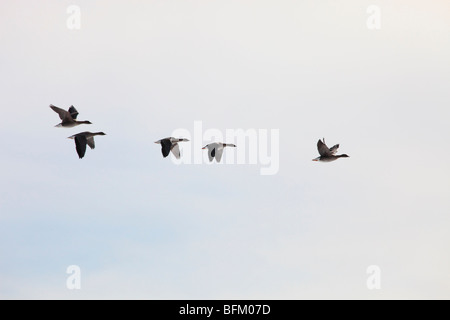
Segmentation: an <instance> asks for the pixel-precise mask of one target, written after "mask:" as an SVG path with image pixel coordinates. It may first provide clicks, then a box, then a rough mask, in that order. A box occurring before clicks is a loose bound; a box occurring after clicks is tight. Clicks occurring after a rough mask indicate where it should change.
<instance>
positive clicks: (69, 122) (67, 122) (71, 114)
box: [50, 104, 92, 128]
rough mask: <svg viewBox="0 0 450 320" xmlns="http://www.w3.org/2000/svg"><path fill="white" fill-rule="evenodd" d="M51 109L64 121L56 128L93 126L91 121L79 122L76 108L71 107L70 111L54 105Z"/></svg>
mask: <svg viewBox="0 0 450 320" xmlns="http://www.w3.org/2000/svg"><path fill="white" fill-rule="evenodd" d="M50 108H52V109H53V111H55V112H56V113H57V114H58V115H59V118H60V119H61V120H62V121H61V123H60V124H57V125H56V126H55V127H65V128H72V127H75V126H78V125H80V124H92V123H91V122H90V121H78V120H77V117H78V111H77V109H75V107H74V106H70V108H69V110H68V111H66V110H63V109H61V108H58V107H56V106H54V105H52V104H51V105H50Z"/></svg>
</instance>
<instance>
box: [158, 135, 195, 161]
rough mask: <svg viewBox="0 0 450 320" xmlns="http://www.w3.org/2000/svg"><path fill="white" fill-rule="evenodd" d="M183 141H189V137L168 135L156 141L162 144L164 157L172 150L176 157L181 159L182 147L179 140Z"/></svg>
mask: <svg viewBox="0 0 450 320" xmlns="http://www.w3.org/2000/svg"><path fill="white" fill-rule="evenodd" d="M183 141H189V140H188V139H184V138H180V139H178V138H173V137H168V138H164V139H161V140H158V141H155V143H158V144H160V145H161V152H162V155H163V157H164V158H165V157H167V156H168V155H169V153H170V152H171V151H172V153H173V155H174V156H175V158H177V159H180V157H181V154H180V147H179V145H178V142H183Z"/></svg>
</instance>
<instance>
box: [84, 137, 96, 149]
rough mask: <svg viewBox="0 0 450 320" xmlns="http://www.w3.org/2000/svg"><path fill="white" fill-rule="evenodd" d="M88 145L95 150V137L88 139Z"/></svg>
mask: <svg viewBox="0 0 450 320" xmlns="http://www.w3.org/2000/svg"><path fill="white" fill-rule="evenodd" d="M86 142H87V145H88V146H89V148H91V149H95V141H94V137H89V138H87V139H86Z"/></svg>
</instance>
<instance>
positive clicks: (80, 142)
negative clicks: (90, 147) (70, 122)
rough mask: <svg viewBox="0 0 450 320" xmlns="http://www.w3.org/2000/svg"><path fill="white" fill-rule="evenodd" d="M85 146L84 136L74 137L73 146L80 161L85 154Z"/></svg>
mask: <svg viewBox="0 0 450 320" xmlns="http://www.w3.org/2000/svg"><path fill="white" fill-rule="evenodd" d="M86 144H87V139H86V136H84V135H78V136H75V146H76V149H77V153H78V156H79V157H80V159H82V158H83V157H84V155H85V154H86Z"/></svg>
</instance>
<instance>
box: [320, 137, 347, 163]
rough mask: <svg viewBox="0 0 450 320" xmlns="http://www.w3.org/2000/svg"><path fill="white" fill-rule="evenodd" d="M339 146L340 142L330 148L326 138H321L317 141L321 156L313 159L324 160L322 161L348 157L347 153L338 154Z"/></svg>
mask: <svg viewBox="0 0 450 320" xmlns="http://www.w3.org/2000/svg"><path fill="white" fill-rule="evenodd" d="M338 148H339V144H336V145H334V146H332V147H331V148H328V147H327V145H326V144H325V138H323V141H322V140H319V141H318V142H317V150H319V154H320V157H317V158H315V159H313V161H322V162H331V161H334V160H336V159H338V158H348V157H349V156H348V155H346V154H340V155H336V152H337V150H338Z"/></svg>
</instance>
